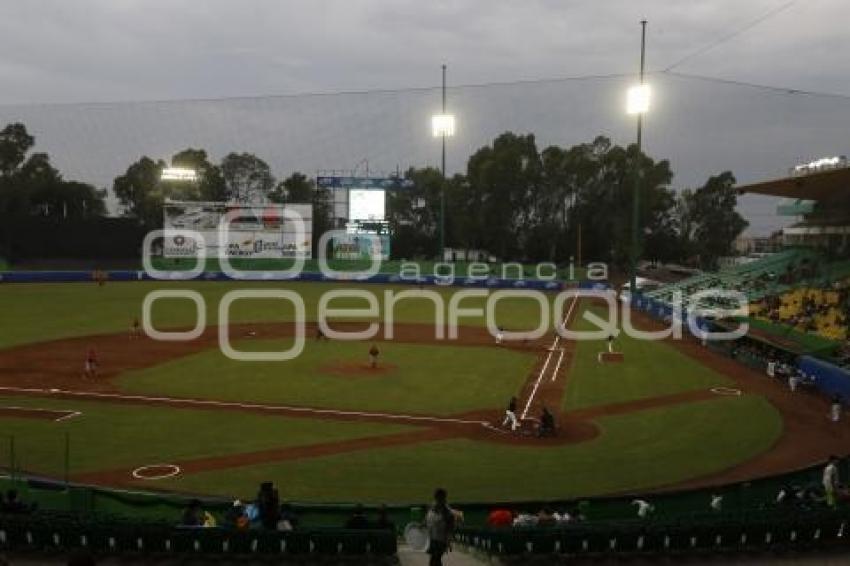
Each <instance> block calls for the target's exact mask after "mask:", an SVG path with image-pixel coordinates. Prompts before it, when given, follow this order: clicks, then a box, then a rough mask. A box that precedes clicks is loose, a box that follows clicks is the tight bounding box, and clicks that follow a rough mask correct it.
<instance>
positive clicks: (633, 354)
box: [563, 307, 730, 411]
mask: <svg viewBox="0 0 850 566" xmlns="http://www.w3.org/2000/svg"><path fill="white" fill-rule="evenodd" d="M585 310H590V311H592V312H594V313H595V314H597V315H599V316H603V313H604V309H601V308H598V307H590V308H589V309H588V308H585V309H583V310H582V312H581V313H580V318H579V319H577V320H576V322H575V323H574V326H573V328H574V329H576V330H593V329H595V326H594V325H592V324H591V323H590V322H588V321H587V320H585V319H584V318H583V317H581V314H583V313H584V311H585ZM614 344H615V349H616V350H617V351H620V352H623V354H624V355H625V362H624V363H620V364H600V363H599V361H598V359H597V354H598V353H599V352H601V351H607V350H608V344H607V342H606V341H605V340H599V341H588V342H579V343H578V346H577V349H576V354H575V358H574V362H573V367H572V370H571V372H570V374H569V377H568V378H567V392H566V395H565V396H564V405H563V406H564V410H567V411H568V410H574V409H579V408H583V407H591V406H594V405H603V404H609V403H619V402H624V401H633V400H636V399H644V398H647V397H657V396H660V395H670V394H673V393H681V392H684V391H691V390H694V389H708V388H711V387H718V386H728V385H729V383H730V381H729V380H728V379H727V378H725V377H724V376H722V375H720V374H719V373H717V372H715V371H714V370H712V369H710V368H707V367H706V366H704V365H702V364H700V363H699V362H697V361H696V360H694V359H692V358H689V357H688V356H686V355H685V354H682V353H681V352H679V351H678V350H676V349H675V348H674V347H673V346H671V345H669V344H666V343H663V342H657V341H648V340H637V339H634V338H631V337H629V336H627V335H626V334H625V333H623V332H621V333H620V335H619V336H618V337H617V339H616V340H615V343H614Z"/></svg>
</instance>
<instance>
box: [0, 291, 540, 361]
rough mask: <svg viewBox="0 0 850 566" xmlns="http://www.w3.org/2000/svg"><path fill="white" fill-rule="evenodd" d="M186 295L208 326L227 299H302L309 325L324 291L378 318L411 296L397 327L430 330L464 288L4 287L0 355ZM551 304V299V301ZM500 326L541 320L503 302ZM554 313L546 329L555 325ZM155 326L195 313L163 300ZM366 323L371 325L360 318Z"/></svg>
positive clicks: (274, 311)
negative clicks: (270, 293)
mask: <svg viewBox="0 0 850 566" xmlns="http://www.w3.org/2000/svg"><path fill="white" fill-rule="evenodd" d="M160 289H166V290H176V289H189V290H194V291H197V292H198V293H200V294H201V296H202V297H203V298H204V302H205V305H206V314H207V323H208V324H216V323H217V322H218V307H219V304H220V302H221V298H222V297H223V296H224V294H225V293H227V292H228V291H233V290H245V289H287V290H291V291H295V292H296V293H298V294H299V295H300V296H301V298H302V299H303V301H304V304H305V318H306V320H308V321H314V320H316V317H317V311H318V304H319V299H320V297H321V296H322V295H323V294H324V293H325V292H327V291H339V290H351V289H364V290H366V291H370V292H372V293H374V294H375V295H376V297H377V298H378V301H379V310H380V316H381V318H383V317H384V315H385V309H384V293H385V292H387V291H394V292H401V291H410V292H412V293H413V295H414V297H413V298H408V299H400V300H399V301H398V302H397V303H396V304H395V306H394V308H393V315H394V319H395V321H396V322H412V323H433V321H434V319H435V310H436V309H435V306H434V303H433V302H432V301H430V300H428V299H427V298H425V295H427V294H429V293H431V292H433V293H437V294H438V295H439V296H440V297H441V298H442V300H443V301H444V302H445V304H446V305H448V302H449V300H450V298H451V296H452V295H453V294H454V293H457V292H460V291H463V289H460V288H455V287H451V288H447V287H427V288H425V291H424V292H422V291H418V290H417V289H416V288H415V287H411V286H388V285H369V284H361V285H355V284H352V283H260V282H186V283H179V282H159V281H143V282H134V283H109V284H107V285H105V286H104V287H97V286H96V285H94V284H92V283H61V284H56V283H54V284H48V283H45V284H35V283H27V284H3V285H0V313H2V316H3V324H2V325H0V348H8V347H10V346H13V345H17V344H26V343H29V342H42V341H46V340H52V339H57V338H66V337H70V336H85V335H88V334H96V333H108V332H126V331H127V329H128V328H129V326H130V323H131V321H132V320H133V318H134V317H137V316H138V317H140V316H141V309H142V302H143V300H144V297H145V295H147V294H148V293H149V292H151V291H155V290H160ZM546 297H547V300H548V299H549V298H551V295H546ZM485 304H486V298H481V297H477V298H476V297H470V298H466V299H464V300H463V301H462V302H461V303H460V306H461V307H463V308H483V307H484V306H485ZM330 306H331V307H333V308H347V309H362V308H365V307H366V306H367V304H366V302H365V301H364V300H363V299H353V298H348V299H336V300H334V301H333V302H332V303H331V305H330ZM495 313H496V318H497V320H496V323H497V324H499V325H501V326H504V327H505V328H507V329H511V330H514V329H517V330H519V329H529V328H535V327H537V325H538V322H539V320H540V314H539V310H538V309H537V307H534V305H533V303H532V302H531V301H530V300H528V299H517V298H506V299H503V300H500V301H499V302H498V303H497V308H496V311H495ZM293 318H294V311H293V309H292V307H291V305H290V304H289V303H286V302H284V301H280V300H272V299H253V300H240V301H237V302H236V303H234V304H233V306H232V311H231V320H232V321H233V322H254V321H258V322H280V321H291V320H293ZM550 318H551V311H550V313H549V314H548V316H547V318H546V323H547V324H548V325H551V321H550V320H549V319H550ZM153 319H154V323H155V325H156V326H157V327H158V328H167V327H181V326H183V327H185V326H194V324H195V320H196V314H195V306H194V304H193V303H191V302H190V301H188V300H186V299H164V300H162V301H159V302H157V303H156V304H155V306H154V309H153ZM361 320H366V317H362V318H361ZM459 323H460V324H463V325H478V326H481V325H483V324H484V317H483V316H469V317H462V318H460V319H459Z"/></svg>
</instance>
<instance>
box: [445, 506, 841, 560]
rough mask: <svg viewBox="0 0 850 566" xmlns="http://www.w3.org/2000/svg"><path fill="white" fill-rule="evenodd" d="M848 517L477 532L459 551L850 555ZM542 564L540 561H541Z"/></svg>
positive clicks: (511, 555) (742, 516) (550, 555)
mask: <svg viewBox="0 0 850 566" xmlns="http://www.w3.org/2000/svg"><path fill="white" fill-rule="evenodd" d="M848 519H850V517H848V514H846V513H837V512H831V511H816V510H813V511H797V512H789V511H787V510H776V511H773V512H766V511H753V512H751V513H739V514H720V513H718V514H711V515H701V516H692V517H688V518H679V519H676V520H663V519H661V520H657V519H653V518H646V519H633V520H621V521H608V522H594V523H591V524H582V523H578V524H575V525H570V526H564V527H551V528H541V527H534V528H503V529H500V528H475V527H464V528H461V529H460V530H459V532H458V535H457V538H458V541H459V543H460V544H462V545H464V546H466V547H467V548H468V549H470V550H471V551H473V552H479V553H482V554H485V555H487V556H491V557H498V558H500V559H501V560H502V561H503V562H507V563H517V564H529V563H534V562H535V561H541V560H542V561H544V562H545V563H548V564H551V563H553V562H558V561H565V562H566V561H571V560H580V559H606V560H610V559H618V560H620V559H630V558H640V557H643V558H648V559H655V560H663V559H667V560H677V559H678V560H681V559H685V558H699V557H700V556H707V555H711V556H715V557H717V556H718V555H719V556H724V555H728V556H729V558H730V560H731V559H733V558H734V557H735V556H736V555H740V554H743V553H768V552H769V553H776V552H782V551H806V550H815V549H817V550H829V549H834V548H845V549H846V548H848V547H850V545H848V542H850V531H848ZM535 559H537V560H535Z"/></svg>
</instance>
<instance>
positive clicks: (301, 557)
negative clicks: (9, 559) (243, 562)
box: [0, 511, 397, 564]
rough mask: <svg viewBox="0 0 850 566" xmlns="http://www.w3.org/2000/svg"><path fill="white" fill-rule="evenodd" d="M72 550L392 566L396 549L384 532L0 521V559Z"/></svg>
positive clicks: (56, 519) (39, 515)
mask: <svg viewBox="0 0 850 566" xmlns="http://www.w3.org/2000/svg"><path fill="white" fill-rule="evenodd" d="M80 549H82V550H85V551H88V552H91V553H92V554H94V555H97V556H118V557H128V558H135V559H140V558H142V559H170V558H185V557H195V558H198V559H208V560H210V561H212V560H219V561H220V560H221V559H222V558H232V559H237V558H248V559H252V558H253V559H261V560H267V561H275V562H281V561H284V562H295V563H299V562H300V563H309V564H317V563H319V564H321V563H325V562H329V563H337V562H339V561H340V560H348V561H350V562H352V563H356V564H394V563H396V561H395V556H396V551H397V546H396V533H395V532H394V531H392V530H347V529H341V528H320V527H314V528H308V529H299V530H295V531H288V532H281V531H270V530H262V529H249V530H236V529H230V528H223V527H207V528H203V527H191V528H187V527H176V526H174V525H173V524H171V523H165V522H161V521H160V522H157V521H143V520H139V519H128V518H126V517H121V516H101V517H97V518H92V517H84V516H80V515H78V514H75V513H66V512H56V511H39V512H32V513H25V514H0V551H3V552H10V553H17V554H38V555H48V556H49V555H66V554H68V553H70V552H72V551H78V550H80Z"/></svg>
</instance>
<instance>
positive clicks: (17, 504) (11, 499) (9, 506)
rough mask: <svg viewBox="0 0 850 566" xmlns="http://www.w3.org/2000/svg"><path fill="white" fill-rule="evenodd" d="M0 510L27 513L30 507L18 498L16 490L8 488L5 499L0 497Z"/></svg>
mask: <svg viewBox="0 0 850 566" xmlns="http://www.w3.org/2000/svg"><path fill="white" fill-rule="evenodd" d="M0 511H2V512H3V513H16V514H17V513H27V512H29V511H30V508H29V507H28V506H27V505H26V504H25V503H24V502H23V501H21V500H20V499H18V491H17V490H15V489H10V490H8V491H7V492H6V499H5V500H3V498H2V497H0Z"/></svg>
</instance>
